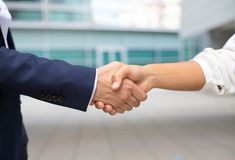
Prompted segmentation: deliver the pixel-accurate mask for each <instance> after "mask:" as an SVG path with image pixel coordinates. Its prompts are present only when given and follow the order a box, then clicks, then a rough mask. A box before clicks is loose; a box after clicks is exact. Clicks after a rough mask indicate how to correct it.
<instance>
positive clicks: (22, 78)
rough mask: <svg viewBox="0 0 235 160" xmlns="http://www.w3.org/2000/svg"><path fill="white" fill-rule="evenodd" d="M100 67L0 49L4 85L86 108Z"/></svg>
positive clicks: (0, 75)
mask: <svg viewBox="0 0 235 160" xmlns="http://www.w3.org/2000/svg"><path fill="white" fill-rule="evenodd" d="M95 76H96V69H95V68H89V67H82V66H75V65H70V64H68V63H66V62H64V61H59V60H48V59H45V58H39V57H37V56H35V55H32V54H21V53H19V52H17V51H15V50H10V49H6V48H0V88H2V89H4V90H8V91H11V92H15V93H19V94H22V95H27V96H30V97H33V98H36V99H39V100H42V101H46V102H49V103H53V104H57V105H61V106H66V107H69V108H74V109H78V110H82V111H86V109H87V105H88V103H89V100H90V97H91V94H92V91H93V86H94V81H95Z"/></svg>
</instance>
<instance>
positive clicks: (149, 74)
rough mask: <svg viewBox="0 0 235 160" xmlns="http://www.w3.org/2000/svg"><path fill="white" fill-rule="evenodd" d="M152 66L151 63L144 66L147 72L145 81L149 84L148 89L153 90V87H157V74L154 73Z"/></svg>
mask: <svg viewBox="0 0 235 160" xmlns="http://www.w3.org/2000/svg"><path fill="white" fill-rule="evenodd" d="M150 68H151V66H150V65H145V66H143V69H144V73H145V76H146V77H145V81H146V83H147V84H148V90H149V91H150V90H152V89H153V88H155V84H154V83H155V76H154V74H153V73H152V72H151V69H150Z"/></svg>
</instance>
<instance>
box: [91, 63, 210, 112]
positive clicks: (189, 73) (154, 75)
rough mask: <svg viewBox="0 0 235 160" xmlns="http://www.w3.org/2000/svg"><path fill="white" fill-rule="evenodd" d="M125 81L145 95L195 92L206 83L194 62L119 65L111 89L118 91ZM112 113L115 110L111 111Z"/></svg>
mask: <svg viewBox="0 0 235 160" xmlns="http://www.w3.org/2000/svg"><path fill="white" fill-rule="evenodd" d="M125 79H130V80H132V81H133V82H134V83H136V84H137V85H138V86H139V87H140V88H141V89H142V90H143V91H144V92H145V93H147V92H149V91H150V90H151V89H153V88H161V89H168V90H178V91H197V90H200V89H201V88H202V87H203V86H204V85H205V83H206V80H205V76H204V73H203V70H202V69H201V67H200V65H199V64H197V63H196V62H194V61H188V62H179V63H166V64H149V65H146V66H134V65H125V64H122V63H121V67H119V69H118V70H117V71H116V72H115V73H114V74H113V76H112V89H113V90H118V89H119V88H120V87H121V86H122V84H123V80H125ZM95 106H96V107H103V108H104V109H105V108H106V105H105V103H102V102H99V103H96V104H95ZM109 107H111V106H109ZM114 112H115V110H113V113H114ZM116 113H118V111H116Z"/></svg>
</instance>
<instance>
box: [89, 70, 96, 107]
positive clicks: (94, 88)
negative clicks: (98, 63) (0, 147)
mask: <svg viewBox="0 0 235 160" xmlns="http://www.w3.org/2000/svg"><path fill="white" fill-rule="evenodd" d="M97 78H98V69H96V74H95V81H94V85H93V91H92V94H91V98H90V101H89V103H88V105H90V104H91V102H92V100H93V97H94V95H95V90H96V86H97Z"/></svg>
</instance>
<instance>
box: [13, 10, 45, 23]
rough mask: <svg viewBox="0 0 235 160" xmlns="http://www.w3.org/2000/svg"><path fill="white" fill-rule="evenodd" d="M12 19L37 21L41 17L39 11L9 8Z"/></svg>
mask: <svg viewBox="0 0 235 160" xmlns="http://www.w3.org/2000/svg"><path fill="white" fill-rule="evenodd" d="M10 13H11V15H12V19H13V20H24V21H38V20H41V19H42V12H41V11H18V10H10Z"/></svg>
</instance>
